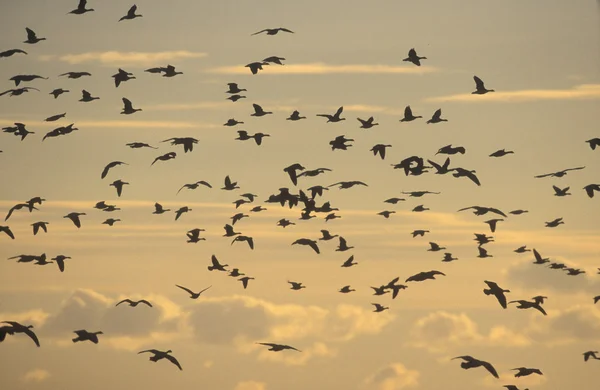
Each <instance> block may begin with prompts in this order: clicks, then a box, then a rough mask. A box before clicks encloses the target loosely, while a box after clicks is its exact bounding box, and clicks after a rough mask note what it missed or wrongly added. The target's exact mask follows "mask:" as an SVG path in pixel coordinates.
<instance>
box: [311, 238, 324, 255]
mask: <svg viewBox="0 0 600 390" xmlns="http://www.w3.org/2000/svg"><path fill="white" fill-rule="evenodd" d="M308 245H309V246H310V247H311V248H312V249H313V250H314V251H315V252H317V254H320V253H321V251H320V250H319V247H318V246H317V243H316V242H314V241H309V242H308Z"/></svg>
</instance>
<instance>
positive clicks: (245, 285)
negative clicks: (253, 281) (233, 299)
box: [239, 278, 248, 288]
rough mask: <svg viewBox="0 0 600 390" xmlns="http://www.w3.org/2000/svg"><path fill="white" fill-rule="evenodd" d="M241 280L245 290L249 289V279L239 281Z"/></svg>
mask: <svg viewBox="0 0 600 390" xmlns="http://www.w3.org/2000/svg"><path fill="white" fill-rule="evenodd" d="M239 280H240V281H241V282H242V284H243V285H244V288H246V287H248V279H247V278H242V279H239Z"/></svg>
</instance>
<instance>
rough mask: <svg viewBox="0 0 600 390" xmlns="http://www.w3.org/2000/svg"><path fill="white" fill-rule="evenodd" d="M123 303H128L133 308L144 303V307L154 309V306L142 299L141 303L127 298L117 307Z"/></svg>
mask: <svg viewBox="0 0 600 390" xmlns="http://www.w3.org/2000/svg"><path fill="white" fill-rule="evenodd" d="M121 303H128V304H129V306H131V307H136V306H137V305H139V304H140V303H143V304H144V305H147V306H149V307H152V304H151V303H150V302H148V301H147V300H145V299H140V300H139V301H132V300H131V299H129V298H127V299H123V300H122V301H119V302H118V303H117V304H116V305H115V306H119V305H120V304H121Z"/></svg>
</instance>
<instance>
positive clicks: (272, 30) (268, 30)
mask: <svg viewBox="0 0 600 390" xmlns="http://www.w3.org/2000/svg"><path fill="white" fill-rule="evenodd" d="M280 31H283V32H287V33H291V34H293V33H294V32H293V31H292V30H288V29H287V28H283V27H277V28H265V29H264V30H260V31H258V32H255V33H254V34H250V36H252V35H258V34H261V33H264V32H266V33H267V35H277V33H278V32H280Z"/></svg>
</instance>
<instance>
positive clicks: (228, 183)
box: [225, 175, 231, 187]
mask: <svg viewBox="0 0 600 390" xmlns="http://www.w3.org/2000/svg"><path fill="white" fill-rule="evenodd" d="M229 186H231V179H230V178H229V175H228V176H225V187H229Z"/></svg>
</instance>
